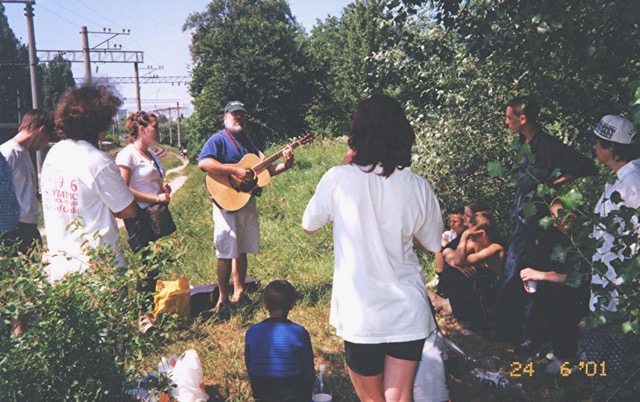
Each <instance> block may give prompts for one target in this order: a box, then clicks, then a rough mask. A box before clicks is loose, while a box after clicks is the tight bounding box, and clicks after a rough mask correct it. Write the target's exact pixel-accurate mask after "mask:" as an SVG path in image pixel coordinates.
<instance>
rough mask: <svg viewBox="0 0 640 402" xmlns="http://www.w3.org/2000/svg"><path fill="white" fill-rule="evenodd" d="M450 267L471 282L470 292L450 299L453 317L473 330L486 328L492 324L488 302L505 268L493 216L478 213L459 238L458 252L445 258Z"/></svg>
mask: <svg viewBox="0 0 640 402" xmlns="http://www.w3.org/2000/svg"><path fill="white" fill-rule="evenodd" d="M445 260H446V262H447V264H449V265H450V266H452V267H458V269H459V270H460V271H461V272H462V273H463V274H464V275H465V277H467V278H468V279H472V281H471V282H470V284H471V287H470V288H469V289H468V291H467V292H460V293H458V294H452V295H450V296H449V302H450V303H451V311H452V313H453V316H454V317H456V318H457V319H458V320H459V321H462V323H465V324H467V326H471V327H474V328H476V329H477V328H478V327H485V326H486V325H487V323H488V320H489V315H490V314H489V312H488V309H489V307H490V305H491V303H490V302H489V300H490V299H492V298H493V296H494V295H493V293H494V291H493V290H492V289H494V288H495V285H496V281H497V278H498V277H499V276H500V274H501V273H502V267H503V266H504V260H505V250H504V248H503V247H502V245H501V244H500V240H499V235H498V232H497V229H496V226H495V223H494V218H493V214H492V213H491V212H476V213H475V214H474V215H473V217H472V218H471V221H470V223H469V228H468V229H467V230H465V231H464V232H463V233H462V235H461V236H460V243H459V244H458V247H457V248H456V250H455V252H452V253H448V254H445Z"/></svg>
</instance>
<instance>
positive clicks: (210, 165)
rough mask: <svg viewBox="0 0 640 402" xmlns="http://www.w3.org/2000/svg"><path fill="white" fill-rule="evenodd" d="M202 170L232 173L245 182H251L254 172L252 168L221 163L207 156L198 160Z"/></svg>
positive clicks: (222, 173)
mask: <svg viewBox="0 0 640 402" xmlns="http://www.w3.org/2000/svg"><path fill="white" fill-rule="evenodd" d="M198 167H199V168H200V170H202V171H203V172H206V173H211V174H216V175H232V176H235V177H237V178H238V179H240V180H242V181H244V182H247V183H249V182H251V181H252V180H253V177H254V174H253V171H252V170H251V169H243V168H239V167H236V166H233V165H227V164H224V163H220V162H219V161H217V160H216V159H214V158H205V159H202V160H201V161H199V162H198Z"/></svg>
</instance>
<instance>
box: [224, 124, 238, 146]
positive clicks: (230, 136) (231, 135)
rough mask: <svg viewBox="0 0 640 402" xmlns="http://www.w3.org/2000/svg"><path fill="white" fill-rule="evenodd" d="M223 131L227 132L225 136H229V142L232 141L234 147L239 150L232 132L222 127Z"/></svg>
mask: <svg viewBox="0 0 640 402" xmlns="http://www.w3.org/2000/svg"><path fill="white" fill-rule="evenodd" d="M224 132H225V133H226V134H227V136H228V137H229V139H230V140H231V142H233V145H235V146H236V149H237V150H238V152H240V146H239V145H238V143H237V142H236V139H235V138H233V134H231V132H230V131H229V130H228V129H226V128H225V129H224Z"/></svg>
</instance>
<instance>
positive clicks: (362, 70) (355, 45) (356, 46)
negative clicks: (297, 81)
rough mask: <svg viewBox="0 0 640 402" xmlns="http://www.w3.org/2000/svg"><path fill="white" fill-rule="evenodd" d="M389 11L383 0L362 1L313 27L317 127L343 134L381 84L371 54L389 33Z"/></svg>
mask: <svg viewBox="0 0 640 402" xmlns="http://www.w3.org/2000/svg"><path fill="white" fill-rule="evenodd" d="M384 10H385V8H384V2H382V1H378V0H364V1H360V0H357V1H355V2H353V3H350V4H349V5H347V6H346V7H345V8H344V10H343V12H342V16H341V17H340V18H339V19H338V18H336V17H330V18H328V19H327V20H325V21H324V22H322V23H320V24H318V25H316V26H315V27H314V28H313V29H312V31H311V36H310V38H309V40H310V42H311V54H312V57H313V63H314V66H315V68H316V69H317V71H318V74H317V76H316V77H317V80H318V89H317V91H316V93H315V94H314V102H313V104H312V106H311V108H310V110H309V113H308V115H307V121H309V123H310V124H311V126H312V127H313V128H314V129H315V130H316V131H319V132H325V133H327V134H328V135H330V136H338V135H344V134H345V133H346V126H347V123H348V122H349V119H350V117H351V113H352V112H353V110H354V109H355V107H356V105H357V103H358V102H359V101H360V100H362V99H363V98H364V97H365V96H366V95H367V94H368V93H370V92H371V91H375V90H379V89H380V88H381V86H382V85H381V84H380V82H379V81H378V80H376V77H375V76H374V75H373V74H372V73H373V71H374V68H375V60H373V59H372V58H371V56H372V55H373V54H374V53H376V52H378V51H380V50H381V49H382V47H383V46H384V45H385V42H386V41H387V38H388V37H389V35H390V33H389V30H388V29H387V27H385V26H381V24H380V23H381V21H382V17H383V13H384ZM381 27H382V29H381Z"/></svg>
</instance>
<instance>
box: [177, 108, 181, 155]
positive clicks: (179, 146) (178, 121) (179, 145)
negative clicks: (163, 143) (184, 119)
mask: <svg viewBox="0 0 640 402" xmlns="http://www.w3.org/2000/svg"><path fill="white" fill-rule="evenodd" d="M176 106H177V113H178V117H176V122H177V123H178V148H180V149H182V144H181V143H180V102H176Z"/></svg>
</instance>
